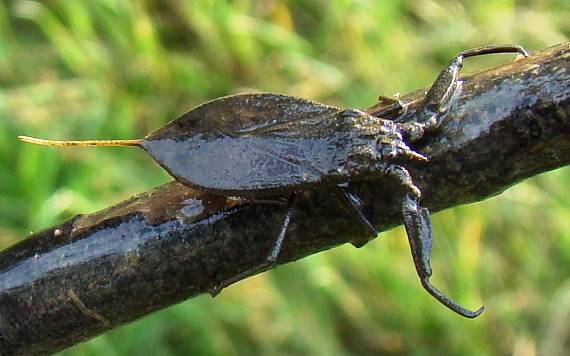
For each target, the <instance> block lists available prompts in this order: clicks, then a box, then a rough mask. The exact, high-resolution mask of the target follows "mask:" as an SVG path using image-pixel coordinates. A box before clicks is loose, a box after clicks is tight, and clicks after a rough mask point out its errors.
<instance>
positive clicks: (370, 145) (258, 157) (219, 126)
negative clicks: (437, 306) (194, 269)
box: [20, 46, 527, 318]
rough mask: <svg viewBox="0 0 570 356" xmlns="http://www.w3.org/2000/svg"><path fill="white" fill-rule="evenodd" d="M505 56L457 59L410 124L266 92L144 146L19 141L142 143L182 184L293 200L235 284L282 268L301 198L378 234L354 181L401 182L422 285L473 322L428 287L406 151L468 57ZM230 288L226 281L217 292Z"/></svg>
mask: <svg viewBox="0 0 570 356" xmlns="http://www.w3.org/2000/svg"><path fill="white" fill-rule="evenodd" d="M501 52H518V53H520V54H522V55H525V56H526V55H527V54H526V52H525V51H524V49H522V48H521V47H519V46H489V47H480V48H475V49H472V50H468V51H464V52H462V53H460V54H459V55H457V56H456V57H455V58H454V59H453V60H452V61H451V62H450V63H449V65H448V66H447V67H446V68H445V69H444V70H443V71H442V72H441V73H440V75H439V76H438V78H437V79H436V81H435V82H434V84H433V85H432V87H431V89H430V90H429V91H428V92H427V94H426V99H425V103H424V105H423V110H420V111H419V112H418V114H417V120H416V121H415V122H410V123H397V122H396V121H391V120H387V119H383V118H379V117H375V116H372V115H369V114H367V113H365V112H363V111H360V110H356V109H339V108H336V107H332V106H327V105H323V104H319V103H316V102H312V101H308V100H304V99H300V98H295V97H290V96H284V95H277V94H270V93H264V94H242V95H235V96H228V97H224V98H220V99H216V100H213V101H210V102H208V103H205V104H203V105H201V106H198V107H197V108H195V109H193V110H192V111H190V112H188V113H186V114H185V115H183V116H181V117H180V118H178V119H176V120H174V121H172V122H170V123H169V124H167V125H165V126H164V127H162V128H160V129H158V130H157V131H155V132H153V133H151V134H149V135H148V136H146V137H145V138H144V139H141V140H103V141H50V140H40V139H34V138H30V137H25V136H21V137H20V139H21V140H23V141H28V142H33V143H39V144H47V145H59V146H88V145H94V146H125V145H130V146H140V147H142V148H143V149H144V150H146V151H147V152H148V153H149V154H150V156H152V157H153V159H154V160H156V161H157V162H158V163H159V164H160V165H161V166H162V167H164V168H165V169H166V170H167V171H168V172H169V173H170V174H171V175H172V176H173V177H174V178H175V179H176V180H178V181H180V182H182V183H184V184H186V185H189V186H192V187H195V188H198V189H201V190H205V191H209V192H211V193H214V194H221V195H229V196H239V197H252V198H256V197H262V196H275V195H278V196H287V197H288V204H287V212H286V214H285V218H284V222H283V225H282V227H281V230H280V233H279V235H278V236H277V238H276V239H275V241H274V243H273V247H272V249H271V251H270V252H269V254H268V256H267V259H266V261H265V262H264V263H263V264H261V265H259V266H256V267H255V268H252V269H250V270H247V271H244V272H243V273H242V274H240V276H238V278H236V280H238V279H241V276H244V275H250V274H253V273H255V272H258V271H260V270H263V269H265V268H268V267H270V266H271V265H272V264H274V263H275V262H276V260H277V258H278V256H279V252H280V250H281V247H282V246H283V243H284V241H285V237H286V232H287V227H288V225H289V222H290V220H291V217H292V213H293V210H294V207H295V200H296V192H299V191H302V190H304V189H311V188H313V187H317V186H318V187H324V188H327V189H331V190H333V191H335V192H336V193H337V196H338V197H339V199H340V201H341V202H342V203H343V204H344V205H345V206H346V207H347V208H348V209H349V210H350V211H352V212H353V214H354V216H355V217H356V218H357V219H358V221H360V222H361V224H362V226H363V227H364V228H365V229H366V230H367V231H368V234H369V235H370V236H371V237H373V236H375V235H376V234H377V230H376V229H375V228H374V226H373V224H372V223H370V222H369V220H368V219H367V218H366V217H365V215H364V214H363V212H362V211H361V208H360V204H359V199H358V198H357V197H355V196H353V195H352V194H351V193H350V192H349V191H348V184H349V183H351V182H355V181H363V180H372V179H379V178H383V177H388V178H392V179H396V181H397V182H399V183H400V184H401V185H402V187H403V188H404V191H405V193H404V196H403V197H402V213H403V217H404V225H405V227H406V231H407V234H408V240H409V243H410V247H411V251H412V257H413V260H414V264H415V267H416V271H417V273H418V276H419V278H420V281H421V283H422V286H423V287H424V288H425V289H426V290H427V291H428V292H429V293H430V294H431V295H432V296H434V297H435V298H436V299H438V300H439V301H440V302H441V303H442V304H444V305H445V306H447V307H448V308H450V309H451V310H453V311H455V312H457V313H459V314H460V315H462V316H465V317H469V318H473V317H476V316H478V315H479V314H480V313H481V312H482V311H483V307H481V308H479V309H478V310H476V311H470V310H467V309H465V308H463V307H461V306H459V305H458V304H456V303H455V302H453V301H451V300H450V299H449V298H448V297H447V296H445V295H444V294H442V293H441V292H439V291H438V290H437V289H436V288H435V287H433V286H432V285H431V284H430V282H429V278H430V276H431V273H432V272H431V267H430V255H431V241H432V236H431V223H430V220H429V212H428V210H427V209H425V208H421V207H420V204H419V200H420V196H421V193H420V191H419V189H418V188H417V187H416V186H415V185H414V183H413V181H412V178H411V177H410V174H409V173H408V171H407V170H406V168H405V165H406V163H408V162H410V161H412V160H420V161H426V160H427V158H426V157H424V156H423V155H421V154H420V153H417V152H415V151H414V150H412V149H411V148H410V147H409V145H408V144H409V143H413V142H414V141H416V140H418V139H419V138H421V137H422V135H423V134H424V133H425V132H426V131H427V130H431V129H435V128H437V127H438V125H439V119H440V117H441V116H442V114H443V113H445V112H446V111H447V110H448V108H449V104H450V102H451V100H452V98H453V97H454V96H455V95H456V94H457V92H458V90H459V88H460V86H459V82H458V73H459V70H460V68H461V65H462V61H463V59H464V58H466V57H470V56H477V55H482V54H489V53H501ZM404 138H406V140H407V141H408V143H407V142H405V139H404ZM380 181H381V180H380ZM230 283H231V281H228V282H224V283H222V285H220V287H219V288H218V290H217V291H219V290H221V289H222V288H223V287H225V286H227V285H229V284H230ZM217 291H216V292H217Z"/></svg>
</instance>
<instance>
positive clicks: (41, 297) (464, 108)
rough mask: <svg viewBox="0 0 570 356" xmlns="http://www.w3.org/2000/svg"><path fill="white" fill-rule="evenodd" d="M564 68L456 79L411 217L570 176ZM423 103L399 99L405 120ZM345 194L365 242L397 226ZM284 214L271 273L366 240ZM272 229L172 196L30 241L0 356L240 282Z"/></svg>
mask: <svg viewBox="0 0 570 356" xmlns="http://www.w3.org/2000/svg"><path fill="white" fill-rule="evenodd" d="M569 57H570V43H564V44H561V45H558V46H556V47H553V48H550V49H547V50H544V51H542V52H539V53H537V54H536V55H534V56H531V57H529V58H527V59H521V60H518V61H515V62H513V63H509V64H506V65H503V66H500V67H497V68H494V69H492V70H488V71H486V72H483V73H479V74H476V75H474V76H472V77H469V78H465V82H464V86H463V93H462V95H461V97H460V99H459V102H458V104H457V106H456V107H454V108H453V109H452V110H450V112H449V113H448V114H447V115H446V118H445V120H444V124H443V127H442V129H441V130H438V131H437V132H434V133H433V134H430V135H429V136H428V137H425V138H424V139H423V140H422V142H419V143H418V144H417V145H416V147H415V148H416V149H418V150H419V151H421V152H422V153H424V154H425V155H427V156H428V157H430V161H429V162H428V163H420V162H418V163H414V164H412V165H409V166H408V168H409V170H410V172H411V173H412V177H414V179H415V182H416V183H417V184H418V186H419V187H420V188H421V190H422V192H423V200H422V204H423V205H424V206H426V207H428V208H429V209H430V210H431V211H437V210H441V209H445V208H449V207H452V206H456V205H459V204H463V203H467V202H473V201H478V200H482V199H485V198H487V197H489V196H492V195H496V194H499V193H500V192H502V191H504V190H505V189H506V188H508V187H509V186H511V185H513V184H515V183H517V182H519V181H521V180H523V179H525V178H527V177H530V176H533V175H536V174H538V173H541V172H545V171H548V170H551V169H554V168H557V167H561V166H563V165H566V164H568V163H569V162H570V116H569V113H570V89H569V88H570V66H569ZM422 97H423V90H422V91H416V92H413V93H411V94H409V95H406V96H404V97H403V101H404V102H405V103H407V104H408V108H407V114H406V115H405V117H406V118H407V119H413V118H414V113H415V110H416V109H417V108H418V107H419V106H420V105H421V100H422ZM382 105H384V104H382ZM382 105H379V106H377V107H373V108H371V109H369V111H370V112H381V111H382V110H384V109H385V107H383V106H382ZM351 189H352V191H353V192H354V193H355V194H357V195H358V196H359V197H360V198H362V199H363V201H364V203H365V206H364V211H365V213H366V215H367V216H369V217H371V220H372V222H373V223H374V224H375V226H376V227H377V228H379V229H380V230H386V229H390V228H392V227H394V226H396V225H399V224H401V219H402V217H401V212H400V205H401V204H400V199H401V193H402V192H400V191H399V190H398V189H399V188H397V185H396V184H393V182H390V181H386V180H379V181H370V182H363V183H358V184H353V185H352V187H351ZM297 206H298V209H297V210H296V212H295V214H294V216H293V219H292V222H291V225H290V228H289V230H288V233H287V239H286V242H285V245H284V249H283V251H282V253H281V255H280V258H279V263H280V264H283V263H287V262H290V261H294V260H297V259H300V258H303V257H305V256H308V255H311V254H314V253H316V252H319V251H322V250H326V249H329V248H332V247H334V246H337V245H339V244H343V243H346V242H350V241H351V240H358V239H359V238H363V237H365V236H363V235H364V231H361V228H360V227H359V225H358V224H357V222H355V221H354V220H353V219H352V217H351V214H350V213H348V212H346V211H344V210H343V208H342V206H341V205H340V204H338V203H337V202H336V200H335V197H334V194H331V193H330V192H327V191H320V190H315V191H309V192H306V193H304V194H303V195H301V199H300V201H299V203H298V205H297ZM283 215H284V206H283V205H282V204H279V203H277V202H276V203H271V202H247V201H236V200H231V199H226V198H224V197H219V196H213V195H208V194H205V193H202V192H198V191H195V190H192V189H190V188H187V187H185V186H183V185H181V184H179V183H177V182H171V183H168V184H165V185H163V186H161V187H158V188H156V189H154V190H152V191H150V192H147V193H143V194H140V195H137V196H134V197H132V198H130V199H127V200H125V201H123V202H121V203H119V204H116V205H114V206H112V207H110V208H108V209H106V210H103V211H100V212H97V213H93V214H89V215H79V216H76V217H75V218H73V219H71V220H69V221H67V222H64V223H62V224H61V225H59V226H55V227H52V228H50V229H48V230H45V231H43V232H40V233H37V234H34V235H33V236H31V237H29V238H26V239H25V240H23V241H21V242H20V243H18V244H16V245H14V246H12V247H10V248H8V249H6V250H4V251H3V252H1V253H0V353H1V354H3V355H4V354H6V355H13V354H42V353H51V352H55V351H57V350H61V349H63V348H66V347H69V346H71V345H73V344H75V343H78V342H80V341H82V340H85V339H88V338H90V337H93V336H95V335H98V334H101V333H103V332H104V331H106V330H109V329H112V328H115V327H117V326H119V325H121V324H124V323H127V322H129V321H132V320H134V319H137V318H140V317H142V316H144V315H146V314H149V313H151V312H153V311H156V310H159V309H161V308H164V307H167V306H169V305H171V304H174V303H177V302H179V301H182V300H184V299H187V298H189V297H192V296H195V295H198V294H201V293H206V292H209V291H211V290H213V288H214V287H215V286H216V285H217V284H219V283H220V282H221V281H226V280H232V281H233V280H234V279H236V278H237V279H241V277H236V276H239V273H240V271H244V270H247V269H248V268H251V267H252V266H255V265H257V264H259V263H260V262H262V261H263V260H264V258H265V256H266V255H267V253H268V251H269V249H270V247H271V243H272V242H273V239H274V238H275V236H276V234H277V233H278V231H279V228H280V226H281V223H282V219H283ZM410 263H411V262H410Z"/></svg>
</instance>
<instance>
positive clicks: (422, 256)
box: [389, 166, 484, 318]
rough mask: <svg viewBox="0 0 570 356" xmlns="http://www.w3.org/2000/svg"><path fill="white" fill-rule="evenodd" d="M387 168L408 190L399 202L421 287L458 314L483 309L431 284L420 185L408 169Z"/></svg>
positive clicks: (428, 227) (426, 215)
mask: <svg viewBox="0 0 570 356" xmlns="http://www.w3.org/2000/svg"><path fill="white" fill-rule="evenodd" d="M390 168H391V169H390ZM390 168H389V174H391V175H393V176H394V177H396V178H398V179H399V181H400V182H401V183H402V185H403V186H404V187H405V188H406V189H407V190H408V192H407V194H406V195H405V196H404V200H403V202H402V214H403V216H404V226H405V227H406V233H407V235H408V242H409V243H410V249H411V252H412V258H413V260H414V265H415V267H416V272H417V274H418V277H419V278H420V282H421V284H422V286H423V288H424V289H425V290H426V291H427V292H428V293H429V294H431V295H432V296H433V297H434V298H435V299H437V300H438V301H439V302H440V303H441V304H443V305H445V306H446V307H447V308H449V309H451V310H453V311H454V312H456V313H457V314H459V315H461V316H464V317H466V318H475V317H477V316H478V315H479V314H481V313H482V312H483V310H484V307H482V306H481V307H480V308H479V309H477V310H476V311H471V310H468V309H466V308H464V307H462V306H460V305H458V304H457V303H455V302H454V301H452V300H451V299H450V298H449V297H448V296H446V295H445V294H443V293H442V292H440V291H439V290H438V289H437V288H435V287H434V286H432V285H431V284H430V282H429V278H430V277H431V275H432V270H431V266H430V257H431V246H432V231H431V222H430V218H429V211H428V209H426V208H421V207H420V206H419V199H420V194H419V189H418V188H417V187H416V186H415V185H414V183H413V182H412V179H411V177H410V174H409V173H408V171H407V170H406V169H405V168H403V167H399V166H391V167H390Z"/></svg>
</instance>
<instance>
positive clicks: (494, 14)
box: [0, 0, 570, 355]
mask: <svg viewBox="0 0 570 356" xmlns="http://www.w3.org/2000/svg"><path fill="white" fill-rule="evenodd" d="M568 18H570V5H569V3H568V2H567V1H564V0H558V1H533V2H531V1H525V2H515V1H513V0H500V1H471V2H461V1H452V0H449V1H431V0H418V1H404V0H383V1H372V0H369V1H348V0H341V1H334V2H327V1H306V0H296V1H294V0H291V1H280V0H273V1H247V0H240V1H227V0H226V1H222V0H200V1H198V0H192V1H190V0H188V1H183V0H179V1H151V0H147V1H132V2H128V1H123V0H74V1H55V0H52V1H45V2H36V1H30V0H13V1H2V2H0V187H1V188H0V247H5V246H8V245H9V244H11V243H14V242H16V241H18V240H20V239H23V238H25V237H26V235H27V234H28V233H29V231H36V230H38V229H42V228H45V227H47V226H49V225H51V224H55V223H57V222H60V221H62V220H64V219H66V218H68V217H70V216H72V215H74V214H77V213H89V212H93V211H96V210H98V209H101V208H104V207H106V206H108V205H110V204H112V203H114V202H117V201H120V200H122V199H124V198H127V197H129V196H131V195H132V194H134V193H137V192H141V191H144V190H146V189H149V188H151V187H154V186H156V185H159V184H161V183H163V182H166V181H168V180H169V179H170V178H169V177H168V176H167V175H166V174H165V173H164V172H163V171H162V170H161V169H160V168H159V167H157V166H156V165H155V164H154V163H152V162H151V160H150V159H149V158H147V157H146V156H145V155H144V153H143V152H140V151H138V150H134V149H128V148H124V149H111V148H109V149H76V150H55V149H50V148H41V147H36V146H31V145H24V144H21V143H18V142H17V141H16V136H17V135H18V134H27V135H36V136H40V137H50V138H76V139H82V138H137V137H141V136H143V135H144V134H146V133H147V132H149V131H151V130H153V129H155V128H157V127H159V126H161V125H162V124H164V123H165V122H167V121H169V120H171V119H173V118H175V117H177V116H178V115H179V114H181V113H183V112H185V111H188V110H189V109H191V108H192V107H193V106H195V105H197V104H199V103H201V102H204V101H206V100H209V99H212V98H215V97H218V96H221V95H227V94H231V93H238V92H247V91H254V90H257V91H274V92H280V93H286V94H291V95H297V96H302V97H307V98H311V99H314V100H318V101H321V102H325V103H330V104H335V105H339V106H352V107H366V106H370V105H372V104H373V103H374V101H375V98H376V97H377V96H378V95H379V94H385V95H392V94H394V93H396V92H402V93H405V92H407V91H409V90H412V89H415V88H418V87H425V86H427V85H429V84H430V83H431V81H432V80H433V79H434V78H435V75H436V74H437V72H438V71H439V70H440V69H441V68H442V66H443V65H444V64H445V63H446V62H447V60H448V59H449V58H451V57H452V56H453V55H454V54H455V53H457V52H458V51H460V50H462V49H465V48H469V47H474V46H477V45H482V44H491V43H509V42H516V43H519V44H522V45H524V46H525V47H527V48H528V49H530V50H536V49H540V48H543V47H546V46H550V45H553V44H556V43H559V42H562V41H564V40H566V39H567V38H568V36H569V34H570V21H568ZM510 58H511V57H510V56H493V57H492V58H483V59H474V60H470V61H469V64H468V65H467V66H466V68H465V71H466V72H469V71H474V70H477V69H481V68H484V67H487V66H490V65H493V64H496V63H500V62H502V61H506V60H510ZM569 172H570V171H569V170H568V169H567V168H566V169H561V170H558V171H555V172H551V173H548V174H544V175H541V176H539V177H536V178H533V179H531V180H529V181H527V182H524V183H522V184H519V185H517V186H515V187H513V188H511V189H509V190H508V191H507V192H505V193H504V194H502V195H501V196H499V197H496V198H493V199H490V200H488V201H485V202H483V203H479V204H473V205H469V206H462V207H458V208H456V209H452V210H448V211H444V212H442V213H439V214H436V215H435V217H434V219H433V220H434V225H435V236H436V241H435V246H434V256H433V258H434V261H433V267H434V271H435V276H434V283H436V284H437V285H438V286H440V287H441V289H442V290H444V291H446V292H448V293H449V294H450V295H452V296H453V297H454V299H456V300H458V301H460V302H461V303H462V304H465V305H467V306H470V307H476V306H478V305H479V303H481V302H482V301H484V303H485V306H486V307H487V310H486V312H485V314H483V316H482V317H480V318H479V319H476V320H464V319H462V318H460V317H458V316H456V315H454V314H452V313H451V312H449V311H447V310H446V309H444V308H443V307H442V306H440V305H439V304H438V303H436V302H435V301H434V300H433V299H432V298H430V297H429V296H428V295H427V294H426V293H425V292H424V291H423V290H422V289H421V287H420V285H419V283H418V280H417V277H416V276H415V272H414V269H413V264H412V261H411V258H410V256H409V251H408V247H407V242H406V239H405V237H404V234H403V230H402V229H395V230H393V231H390V232H388V233H384V234H382V238H380V239H378V240H376V241H374V242H372V243H370V244H369V245H368V246H367V247H365V248H363V249H360V250H356V249H354V248H352V247H350V246H343V247H340V248H337V249H335V250H333V251H328V252H325V253H321V254H318V255H316V256H313V257H310V258H307V259H305V260H303V261H300V262H297V263H294V264H290V265H288V266H284V267H280V268H279V269H277V270H275V271H272V272H270V273H265V274H263V275H261V276H258V277H255V278H251V279H249V280H247V281H244V282H242V283H239V284H238V285H236V286H233V287H231V288H229V289H228V290H226V291H224V292H223V293H222V295H221V296H220V297H218V298H216V299H215V300H212V299H211V298H210V297H207V296H203V297H199V298H196V299H193V300H191V301H188V302H185V303H182V304H179V305H176V306H174V307H171V308H168V309H166V310H164V311H162V312H160V313H156V314H154V315H151V316H149V317H147V318H145V319H143V320H140V321H137V322H135V323H132V324H130V325H128V326H125V327H123V328H120V329H118V330H115V331H112V332H110V333H108V334H106V335H103V336H101V337H98V338H95V339H93V340H91V341H89V342H87V343H84V344H81V345H78V346H76V347H74V348H72V349H69V350H67V351H65V352H63V354H69V355H72V354H85V355H101V354H105V355H133V354H156V355H187V354H200V355H217V354H222V353H223V354H236V355H237V354H259V355H262V354H263V355H265V354H299V355H300V354H303V355H305V354H310V355H348V354H402V353H411V354H416V355H431V354H434V355H438V354H457V355H464V354H516V355H533V354H535V353H540V354H545V355H546V354H549V355H552V354H556V352H557V351H559V352H560V353H559V354H560V355H562V354H567V353H568V351H569V348H570V328H568V325H570V199H568V196H569V195H568V187H569V186H570V177H569ZM564 351H565V352H564Z"/></svg>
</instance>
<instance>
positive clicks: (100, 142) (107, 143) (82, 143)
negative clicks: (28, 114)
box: [18, 136, 141, 147]
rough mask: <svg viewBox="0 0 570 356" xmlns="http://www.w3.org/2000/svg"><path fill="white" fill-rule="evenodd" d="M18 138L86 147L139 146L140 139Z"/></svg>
mask: <svg viewBox="0 0 570 356" xmlns="http://www.w3.org/2000/svg"><path fill="white" fill-rule="evenodd" d="M18 140H20V141H23V142H28V143H33V144H35V145H42V146H58V147H87V146H100V147H101V146H104V147H113V146H114V147H116V146H139V147H140V146H141V140H84V141H80V140H46V139H43V138H35V137H29V136H18Z"/></svg>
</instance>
